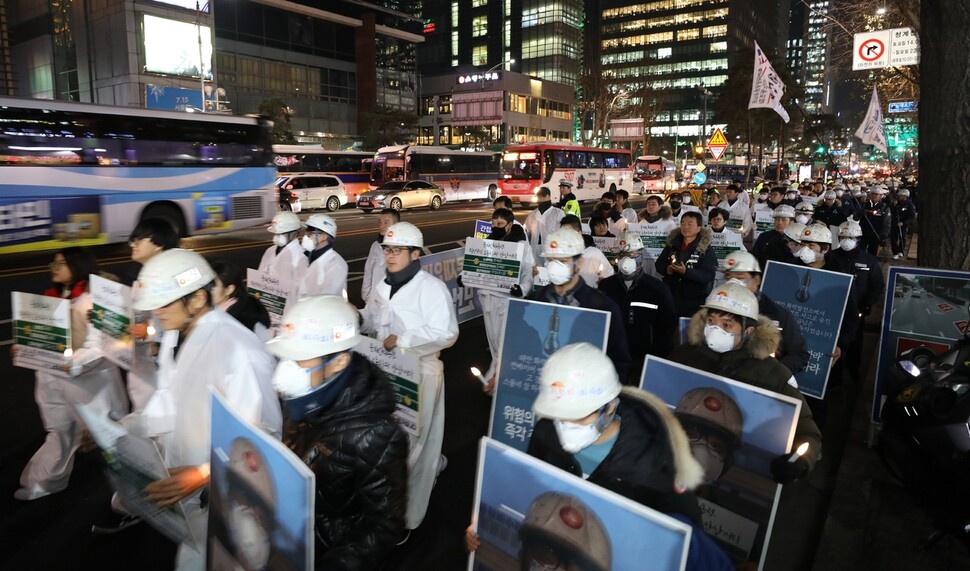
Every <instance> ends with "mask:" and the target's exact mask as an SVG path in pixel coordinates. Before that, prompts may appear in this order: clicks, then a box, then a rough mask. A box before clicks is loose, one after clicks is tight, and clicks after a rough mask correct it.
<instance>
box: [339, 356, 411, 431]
mask: <svg viewBox="0 0 970 571" xmlns="http://www.w3.org/2000/svg"><path fill="white" fill-rule="evenodd" d="M354 351H356V352H357V353H360V354H361V355H363V356H364V357H365V358H367V360H368V361H370V362H371V363H374V364H375V365H377V367H378V368H380V370H382V371H384V373H385V374H387V378H388V380H390V381H391V388H392V389H394V420H396V421H397V423H398V424H399V425H400V426H401V428H403V429H404V431H405V432H407V433H408V434H410V435H412V436H414V437H418V436H420V434H421V425H420V422H419V420H420V416H419V415H418V411H419V409H420V402H419V396H418V395H419V391H418V388H419V386H418V385H419V383H420V380H421V377H420V375H419V373H418V356H417V355H416V354H414V353H412V352H411V351H408V350H406V349H403V348H400V347H398V348H395V349H392V350H390V351H388V350H387V349H385V348H384V344H383V343H381V342H380V341H378V340H376V339H371V338H370V337H361V339H360V342H359V343H358V344H357V346H356V347H354Z"/></svg>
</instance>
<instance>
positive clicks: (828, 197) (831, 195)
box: [822, 187, 838, 200]
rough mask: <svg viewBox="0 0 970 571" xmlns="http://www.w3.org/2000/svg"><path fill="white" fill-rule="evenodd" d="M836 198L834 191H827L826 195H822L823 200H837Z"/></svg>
mask: <svg viewBox="0 0 970 571" xmlns="http://www.w3.org/2000/svg"><path fill="white" fill-rule="evenodd" d="M836 188H838V187H836ZM835 196H836V195H835V191H834V190H826V191H825V193H824V194H822V200H835Z"/></svg>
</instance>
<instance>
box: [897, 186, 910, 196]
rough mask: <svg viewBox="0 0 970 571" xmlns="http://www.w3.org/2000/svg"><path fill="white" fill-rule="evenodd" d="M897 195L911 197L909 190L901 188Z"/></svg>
mask: <svg viewBox="0 0 970 571" xmlns="http://www.w3.org/2000/svg"><path fill="white" fill-rule="evenodd" d="M896 194H898V195H899V196H909V189H908V188H901V189H899V192H897V193H896Z"/></svg>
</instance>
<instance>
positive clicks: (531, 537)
mask: <svg viewBox="0 0 970 571" xmlns="http://www.w3.org/2000/svg"><path fill="white" fill-rule="evenodd" d="M478 458H479V462H478V475H477V478H476V485H475V503H474V509H473V513H472V521H473V522H474V524H473V525H474V527H475V529H476V532H477V533H478V537H479V541H480V544H479V547H478V549H477V550H475V551H474V552H472V554H471V555H470V556H469V560H468V570H469V571H508V570H513V569H536V568H538V569H543V568H545V569H577V570H579V569H649V570H650V571H677V570H682V569H684V567H685V565H686V563H687V550H688V546H689V544H690V534H691V533H692V530H691V528H690V526H688V525H687V524H685V523H682V522H680V521H677V520H676V519H674V518H672V517H670V516H667V515H665V514H662V513H660V512H658V511H654V510H652V509H650V508H648V507H646V506H644V505H642V504H639V503H637V502H634V501H633V500H630V499H628V498H625V497H623V496H620V495H618V494H616V493H614V492H611V491H608V490H606V489H605V488H602V487H600V486H597V485H594V484H590V483H589V482H587V481H586V480H583V479H582V478H578V477H576V476H573V475H572V474H569V473H567V472H565V471H563V470H559V469H557V468H554V467H552V466H550V465H548V464H546V463H545V462H542V461H541V460H538V459H536V458H533V457H531V456H529V455H527V454H524V453H522V452H519V451H518V450H515V449H513V448H510V447H507V446H504V445H502V444H501V443H498V442H496V441H494V440H492V439H490V438H483V439H482V441H481V447H480V451H479V456H478ZM536 565H539V566H538V567H536ZM543 565H545V567H543Z"/></svg>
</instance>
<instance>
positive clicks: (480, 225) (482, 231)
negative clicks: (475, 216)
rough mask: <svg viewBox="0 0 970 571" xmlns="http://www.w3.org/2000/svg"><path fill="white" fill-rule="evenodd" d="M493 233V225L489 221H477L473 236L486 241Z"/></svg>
mask: <svg viewBox="0 0 970 571" xmlns="http://www.w3.org/2000/svg"><path fill="white" fill-rule="evenodd" d="M491 233H492V223H491V221H488V220H476V221H475V233H474V234H472V236H474V237H476V238H478V239H480V240H485V239H487V238H488V235H489V234H491Z"/></svg>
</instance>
